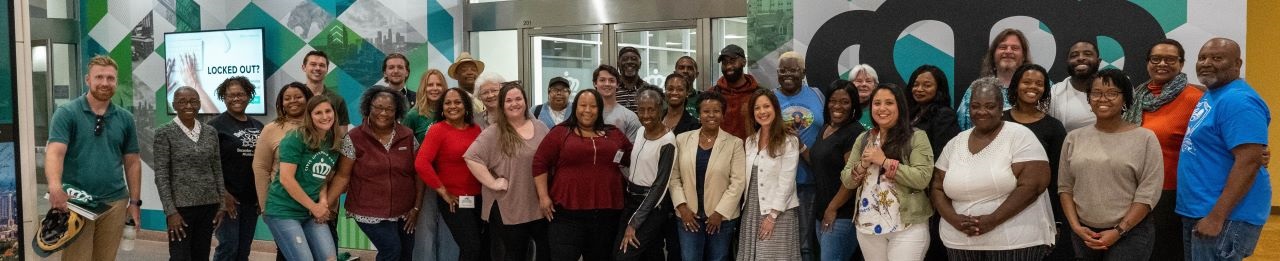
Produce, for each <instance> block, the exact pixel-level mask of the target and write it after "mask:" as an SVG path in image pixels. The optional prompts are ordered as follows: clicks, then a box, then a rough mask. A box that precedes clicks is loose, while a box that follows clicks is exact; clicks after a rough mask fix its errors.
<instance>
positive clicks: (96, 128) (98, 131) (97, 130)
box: [93, 115, 107, 136]
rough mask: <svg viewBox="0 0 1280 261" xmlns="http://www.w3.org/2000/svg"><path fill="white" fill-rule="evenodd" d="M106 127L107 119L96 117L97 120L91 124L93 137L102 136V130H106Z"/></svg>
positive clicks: (100, 116) (101, 116)
mask: <svg viewBox="0 0 1280 261" xmlns="http://www.w3.org/2000/svg"><path fill="white" fill-rule="evenodd" d="M106 127H107V118H106V117H104V116H103V115H98V119H97V120H96V122H95V123H94V124H93V136H102V130H103V129H106Z"/></svg>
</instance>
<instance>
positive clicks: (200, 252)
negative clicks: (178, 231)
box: [169, 204, 218, 260]
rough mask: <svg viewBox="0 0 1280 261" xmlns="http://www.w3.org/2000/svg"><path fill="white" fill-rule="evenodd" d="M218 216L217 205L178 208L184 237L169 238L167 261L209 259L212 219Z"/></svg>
mask: <svg viewBox="0 0 1280 261" xmlns="http://www.w3.org/2000/svg"><path fill="white" fill-rule="evenodd" d="M217 214H218V204H209V205H200V206H190V207H178V215H181V216H182V223H185V224H186V227H185V228H183V231H184V233H186V237H185V238H183V239H179V240H175V238H169V260H201V259H208V258H209V245H211V244H212V242H211V241H212V240H213V217H214V216H216V215H217Z"/></svg>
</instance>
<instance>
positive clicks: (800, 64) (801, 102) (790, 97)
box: [773, 51, 826, 260]
mask: <svg viewBox="0 0 1280 261" xmlns="http://www.w3.org/2000/svg"><path fill="white" fill-rule="evenodd" d="M773 94H774V95H775V96H778V106H780V107H781V109H782V122H783V124H782V126H787V127H788V128H787V132H789V133H791V134H792V135H796V136H797V137H800V142H801V143H803V144H804V145H803V147H802V148H801V149H800V155H801V156H802V158H803V159H805V160H804V161H803V162H801V164H796V192H797V193H798V196H799V198H800V253H801V256H803V257H804V259H805V260H815V259H816V258H815V257H816V256H817V255H816V254H817V251H813V250H814V249H813V246H814V245H816V244H814V242H815V241H816V235H815V234H814V233H816V231H815V230H814V229H813V221H814V217H813V215H814V210H813V207H814V206H813V203H814V190H813V179H812V178H810V176H811V175H812V174H810V171H809V163H808V158H809V157H808V155H809V150H808V148H809V147H811V146H813V142H814V141H816V140H817V139H818V136H819V135H822V133H821V132H822V128H823V126H824V123H823V120H822V115H823V109H824V108H823V106H824V104H825V101H824V98H823V97H822V93H821V92H820V91H819V90H818V88H813V87H809V86H808V85H806V84H805V83H804V57H802V56H801V55H800V54H799V53H796V52H795V51H790V52H785V53H782V56H780V57H778V89H776V90H774V91H773ZM823 209H826V206H823Z"/></svg>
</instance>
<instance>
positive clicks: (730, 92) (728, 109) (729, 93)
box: [712, 74, 760, 140]
mask: <svg viewBox="0 0 1280 261" xmlns="http://www.w3.org/2000/svg"><path fill="white" fill-rule="evenodd" d="M742 77H743V78H746V81H745V82H744V83H743V84H742V85H740V86H729V84H730V83H729V82H728V80H725V79H724V77H723V76H722V77H720V79H719V80H716V85H715V88H714V89H712V91H715V92H720V94H721V95H724V100H725V102H726V103H727V104H725V105H724V108H725V109H724V116H723V117H722V118H723V119H724V120H722V121H721V122H723V123H722V124H720V129H723V130H724V131H725V132H728V133H729V134H733V136H734V137H738V138H739V139H743V140H745V139H747V124H751V123H750V122H749V119H750V118H749V116H747V114H748V113H749V112H750V111H751V105H749V104H747V103H748V102H749V101H747V99H751V94H752V93H754V92H755V91H756V89H759V88H760V86H759V85H758V84H757V83H756V78H755V77H754V76H751V75H750V74H747V75H742Z"/></svg>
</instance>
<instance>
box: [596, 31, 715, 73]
mask: <svg viewBox="0 0 1280 261" xmlns="http://www.w3.org/2000/svg"><path fill="white" fill-rule="evenodd" d="M613 28H614V31H616V35H617V37H616V38H615V39H617V41H616V43H615V44H614V45H613V46H614V47H615V48H614V49H613V50H612V52H611V54H612V56H613V57H615V60H616V57H617V56H618V50H621V49H622V48H623V47H632V48H636V50H637V51H639V52H640V68H639V70H638V71H637V75H639V76H640V78H641V79H643V80H644V81H645V82H648V83H649V84H653V85H657V86H658V87H660V88H661V87H664V85H665V84H666V83H665V82H664V81H665V80H666V78H667V75H669V74H671V73H673V72H675V69H676V61H677V60H679V59H680V57H683V56H689V57H692V58H694V59H695V60H698V59H697V55H696V54H697V53H698V31H697V23H696V22H695V21H693V20H688V21H668V22H653V23H629V24H617V25H614V26H613ZM618 69H619V70H623V68H618ZM623 73H624V74H625V73H626V72H623ZM695 86H697V83H696V82H695Z"/></svg>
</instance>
